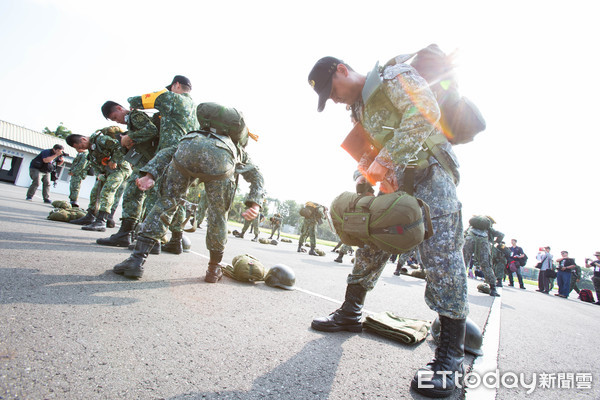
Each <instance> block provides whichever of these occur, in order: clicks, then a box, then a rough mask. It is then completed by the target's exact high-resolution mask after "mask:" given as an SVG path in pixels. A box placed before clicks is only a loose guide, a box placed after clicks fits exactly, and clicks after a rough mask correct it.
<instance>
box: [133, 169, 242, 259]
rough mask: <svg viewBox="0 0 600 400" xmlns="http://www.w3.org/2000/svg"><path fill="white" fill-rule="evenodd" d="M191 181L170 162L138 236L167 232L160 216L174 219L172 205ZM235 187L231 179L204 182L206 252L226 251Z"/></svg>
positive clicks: (162, 234) (152, 236)
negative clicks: (206, 206) (158, 195)
mask: <svg viewBox="0 0 600 400" xmlns="http://www.w3.org/2000/svg"><path fill="white" fill-rule="evenodd" d="M191 182H192V179H190V178H188V177H185V176H183V175H181V173H179V171H177V169H176V168H175V166H173V164H169V167H168V168H167V172H166V173H165V175H164V176H163V179H162V180H161V184H160V187H159V189H158V190H159V194H160V197H159V198H158V200H157V202H156V203H155V204H154V206H153V207H152V209H151V210H150V212H149V214H148V216H147V217H146V219H145V220H144V227H143V228H142V231H141V232H140V235H141V236H144V237H148V238H152V239H155V240H160V239H161V238H162V237H163V236H164V235H165V234H166V233H167V227H166V225H165V224H164V222H163V221H162V220H161V216H162V215H163V214H164V216H165V218H166V219H167V220H168V219H170V218H173V215H174V214H175V206H176V205H177V203H178V202H179V199H181V198H183V197H185V192H186V190H187V188H188V186H189V185H190V184H191ZM235 186H236V185H235V182H234V181H233V180H232V179H224V180H220V181H212V182H205V183H204V187H205V190H206V197H207V203H208V209H207V212H206V224H207V230H206V248H207V249H208V250H209V251H216V252H223V251H224V250H225V244H226V243H227V214H228V213H229V208H230V207H231V203H232V201H233V196H234V195H235ZM176 208H178V209H179V208H181V207H176Z"/></svg>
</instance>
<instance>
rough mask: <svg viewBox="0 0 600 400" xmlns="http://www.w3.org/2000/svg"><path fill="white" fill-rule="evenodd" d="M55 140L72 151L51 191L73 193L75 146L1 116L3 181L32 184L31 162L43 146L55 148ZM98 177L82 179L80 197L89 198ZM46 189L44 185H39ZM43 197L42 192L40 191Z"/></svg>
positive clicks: (0, 145) (0, 148)
mask: <svg viewBox="0 0 600 400" xmlns="http://www.w3.org/2000/svg"><path fill="white" fill-rule="evenodd" d="M55 144H60V145H62V146H63V147H64V148H65V152H67V153H68V154H69V156H68V157H64V159H65V162H64V164H63V165H62V167H60V168H59V170H58V171H57V172H58V180H57V181H56V186H54V185H50V193H60V194H64V195H66V196H68V195H69V183H70V179H71V177H70V176H69V170H70V168H71V163H72V162H73V158H74V156H75V153H76V152H75V149H74V148H72V147H69V146H68V145H67V142H65V141H64V140H63V139H61V138H58V137H55V136H52V135H47V134H44V133H41V132H36V131H33V130H31V129H27V128H23V127H22V126H17V125H14V124H11V123H9V122H6V121H2V120H0V157H1V158H0V181H4V182H11V183H13V184H15V185H17V186H22V187H29V185H31V178H30V177H29V163H30V162H31V160H33V159H34V158H35V157H36V156H37V155H38V154H39V153H40V152H41V151H42V150H46V149H51V148H52V147H53V146H54V145H55ZM94 180H95V178H94V177H93V176H88V177H87V178H86V179H85V180H84V181H83V182H82V183H81V190H80V191H79V198H85V199H89V195H90V192H91V190H92V186H94ZM38 190H39V191H41V190H42V185H41V184H40V187H39V188H38ZM39 196H40V197H41V194H40V195H39Z"/></svg>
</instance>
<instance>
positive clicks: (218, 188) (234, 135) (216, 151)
mask: <svg viewBox="0 0 600 400" xmlns="http://www.w3.org/2000/svg"><path fill="white" fill-rule="evenodd" d="M203 112H205V114H203V115H206V116H207V118H206V120H204V121H203V123H202V130H200V131H195V132H191V133H189V134H187V135H185V136H184V137H183V138H182V139H181V141H180V142H179V145H178V146H177V147H169V148H167V149H164V150H162V151H161V152H159V153H158V154H157V156H156V157H154V159H153V160H152V161H151V162H150V163H148V165H146V166H145V167H143V168H142V169H141V172H142V173H145V175H144V176H143V177H142V178H139V179H138V182H137V184H138V187H139V188H140V189H141V190H148V189H150V188H151V187H152V186H154V184H155V182H156V180H155V175H154V171H164V170H166V172H165V175H164V177H163V179H162V180H161V181H160V183H159V185H160V187H159V189H158V193H159V195H160V198H159V199H158V200H157V202H156V203H155V204H154V206H153V207H152V210H151V211H150V213H149V214H148V216H147V217H146V220H145V221H144V226H143V228H142V229H141V230H140V232H139V234H138V238H137V242H136V246H135V249H134V251H133V254H132V255H131V256H130V257H129V258H128V259H126V260H125V261H123V262H122V263H120V264H117V265H115V267H114V268H113V271H114V272H115V273H116V274H120V275H124V276H125V277H127V278H133V279H138V278H140V277H141V276H142V274H143V272H144V268H143V265H144V263H145V261H146V258H147V257H148V252H149V251H150V249H152V247H153V246H154V245H155V244H156V243H157V242H158V240H159V239H160V238H162V237H163V236H164V234H165V233H166V231H167V227H166V223H168V222H169V221H171V220H172V218H173V214H174V213H175V209H176V208H177V205H178V203H179V202H180V199H181V198H183V197H185V193H186V191H187V189H188V187H189V186H190V185H191V184H192V182H193V181H194V180H195V179H198V180H200V181H202V182H204V185H205V190H206V196H207V198H208V210H207V217H206V219H207V232H206V247H207V248H208V250H209V252H210V259H209V261H208V269H207V272H206V276H205V278H204V280H205V281H206V282H209V283H216V282H218V281H219V280H220V279H221V277H222V276H223V272H222V271H221V265H220V262H221V260H222V259H223V252H224V250H225V244H226V243H227V214H228V212H229V209H230V208H231V204H232V202H233V200H234V197H235V191H236V189H237V180H238V175H242V177H243V178H244V179H245V180H246V181H248V182H250V192H249V193H248V195H247V197H246V201H245V204H246V206H247V207H248V209H247V210H246V211H245V212H244V213H242V216H243V217H244V218H245V219H246V220H252V219H254V218H256V217H257V216H258V214H259V212H260V204H262V199H263V197H264V190H263V177H262V174H261V173H260V171H259V170H258V167H256V166H255V165H254V164H252V161H251V160H250V157H249V156H248V153H246V150H245V147H246V144H247V142H248V135H249V133H248V128H247V127H246V123H245V122H244V119H243V117H242V115H241V114H240V113H239V112H238V111H237V110H235V109H234V108H226V107H223V106H220V105H218V104H215V103H203V104H200V105H199V106H198V113H199V115H200V114H201V113H203ZM215 115H218V116H222V117H224V119H225V121H227V122H228V123H227V124H223V123H219V122H220V120H216V121H215V120H211V119H210V117H211V116H215ZM235 121H237V122H235ZM234 122H235V123H234ZM150 164H152V165H150Z"/></svg>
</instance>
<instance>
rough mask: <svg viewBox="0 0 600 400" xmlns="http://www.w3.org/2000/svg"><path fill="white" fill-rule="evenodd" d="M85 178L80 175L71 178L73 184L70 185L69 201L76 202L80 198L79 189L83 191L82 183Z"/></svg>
mask: <svg viewBox="0 0 600 400" xmlns="http://www.w3.org/2000/svg"><path fill="white" fill-rule="evenodd" d="M84 179H85V177H83V178H82V177H81V176H79V175H73V176H71V182H70V183H69V200H71V201H73V202H75V201H77V199H78V198H79V189H81V182H82V181H83V180H84Z"/></svg>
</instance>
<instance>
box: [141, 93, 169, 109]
mask: <svg viewBox="0 0 600 400" xmlns="http://www.w3.org/2000/svg"><path fill="white" fill-rule="evenodd" d="M166 91H167V89H163V90H160V91H158V92H154V93H148V94H144V95H142V107H144V108H154V102H155V101H156V98H157V97H158V96H160V95H161V94H163V93H164V92H166Z"/></svg>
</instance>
